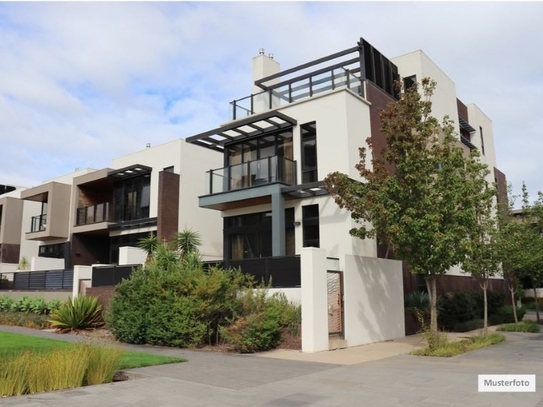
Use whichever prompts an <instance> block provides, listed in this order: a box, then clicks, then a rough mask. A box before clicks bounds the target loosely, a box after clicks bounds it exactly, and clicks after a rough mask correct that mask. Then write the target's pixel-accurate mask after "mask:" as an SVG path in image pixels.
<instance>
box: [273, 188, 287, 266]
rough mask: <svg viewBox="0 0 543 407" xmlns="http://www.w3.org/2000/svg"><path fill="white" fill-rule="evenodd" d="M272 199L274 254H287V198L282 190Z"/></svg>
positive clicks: (275, 193)
mask: <svg viewBox="0 0 543 407" xmlns="http://www.w3.org/2000/svg"><path fill="white" fill-rule="evenodd" d="M271 199H272V255H273V256H274V257H275V256H284V255H285V198H283V195H282V194H281V192H280V191H276V192H274V193H273V194H272V196H271Z"/></svg>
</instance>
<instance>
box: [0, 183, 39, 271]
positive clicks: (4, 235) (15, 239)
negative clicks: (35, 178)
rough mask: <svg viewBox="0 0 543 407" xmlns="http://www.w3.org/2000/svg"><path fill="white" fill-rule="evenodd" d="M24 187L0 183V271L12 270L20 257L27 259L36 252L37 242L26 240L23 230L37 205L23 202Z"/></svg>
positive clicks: (16, 265) (27, 225) (27, 226)
mask: <svg viewBox="0 0 543 407" xmlns="http://www.w3.org/2000/svg"><path fill="white" fill-rule="evenodd" d="M22 191H24V188H21V187H15V186H8V185H0V272H3V271H14V270H17V267H18V265H19V263H20V260H21V259H22V258H25V259H26V260H27V261H29V260H30V257H31V256H32V255H34V254H35V253H36V252H37V247H38V245H37V243H35V242H32V241H27V240H26V239H25V238H24V233H23V230H26V229H27V228H30V222H31V218H30V214H31V213H33V212H34V211H36V210H38V205H37V204H35V203H31V202H28V203H27V202H24V201H22V200H21V199H20V198H21V193H22Z"/></svg>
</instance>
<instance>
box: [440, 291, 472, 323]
mask: <svg viewBox="0 0 543 407" xmlns="http://www.w3.org/2000/svg"><path fill="white" fill-rule="evenodd" d="M439 305H440V308H441V312H440V313H439V315H438V317H439V322H440V324H441V326H442V327H443V328H444V329H446V330H452V329H454V326H455V325H456V324H457V323H459V322H466V321H470V320H472V319H476V318H478V317H479V312H478V307H477V301H476V300H475V299H474V296H473V295H470V293H467V292H463V291H458V292H450V293H446V294H445V295H443V296H441V297H439Z"/></svg>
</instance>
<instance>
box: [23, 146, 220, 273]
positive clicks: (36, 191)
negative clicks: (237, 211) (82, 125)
mask: <svg viewBox="0 0 543 407" xmlns="http://www.w3.org/2000/svg"><path fill="white" fill-rule="evenodd" d="M220 160H221V157H220V155H219V154H216V153H210V152H207V151H202V149H200V148H197V147H195V146H192V145H190V144H187V143H185V141H184V140H182V139H179V140H175V141H172V142H169V143H166V144H162V145H159V146H156V147H152V148H151V147H149V148H146V149H144V150H142V151H138V152H135V153H133V154H129V155H126V156H124V157H119V158H116V159H114V160H113V162H112V167H111V168H104V169H101V170H91V169H85V170H79V171H76V172H74V173H72V174H69V175H67V176H64V177H59V178H56V179H54V180H52V181H49V182H45V183H43V184H41V185H38V186H36V187H33V188H29V189H26V190H25V191H23V192H22V193H21V199H22V200H24V201H31V202H34V203H37V206H35V208H34V212H33V213H32V214H31V216H29V223H30V225H29V227H28V228H27V229H25V233H24V234H25V235H26V236H25V237H26V239H27V240H30V241H35V242H38V244H39V247H38V252H37V253H36V255H37V256H38V257H39V258H50V259H57V263H56V264H57V265H60V267H61V268H62V267H64V268H66V269H68V268H73V266H78V265H92V264H117V263H119V260H120V259H119V249H120V248H121V247H127V246H128V247H135V246H137V245H138V241H139V240H140V239H141V238H144V237H148V236H149V235H150V234H155V235H157V236H158V237H159V238H160V239H161V240H166V241H169V240H171V239H172V237H173V236H174V234H175V233H176V232H178V231H179V230H182V229H185V228H187V229H193V230H196V231H199V232H200V233H201V234H202V237H203V245H202V255H203V257H204V258H205V259H208V260H213V259H218V258H222V252H221V251H222V236H221V235H220V234H217V233H216V231H215V227H216V223H217V222H218V221H219V220H220V215H219V214H217V215H213V214H211V216H210V214H208V213H207V211H204V209H200V208H198V205H197V197H198V195H200V194H202V193H203V191H204V186H203V184H202V182H201V178H202V177H198V174H200V173H203V171H204V170H205V169H207V168H212V167H214V166H216V165H217V164H218V163H219V162H220ZM198 178H200V180H198ZM198 181H200V182H198ZM202 212H205V213H202ZM139 257H141V254H140V255H139ZM59 261H60V263H59ZM126 261H127V260H126V259H124V262H125V263H126ZM51 264H52V263H51Z"/></svg>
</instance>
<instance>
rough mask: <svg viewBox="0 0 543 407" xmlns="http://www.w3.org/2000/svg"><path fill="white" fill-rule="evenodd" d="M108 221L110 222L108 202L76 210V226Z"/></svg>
mask: <svg viewBox="0 0 543 407" xmlns="http://www.w3.org/2000/svg"><path fill="white" fill-rule="evenodd" d="M108 221H111V218H110V216H109V203H108V202H104V203H99V204H97V205H92V206H87V207H85V208H77V219H76V226H81V225H89V224H91V223H99V222H108Z"/></svg>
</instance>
